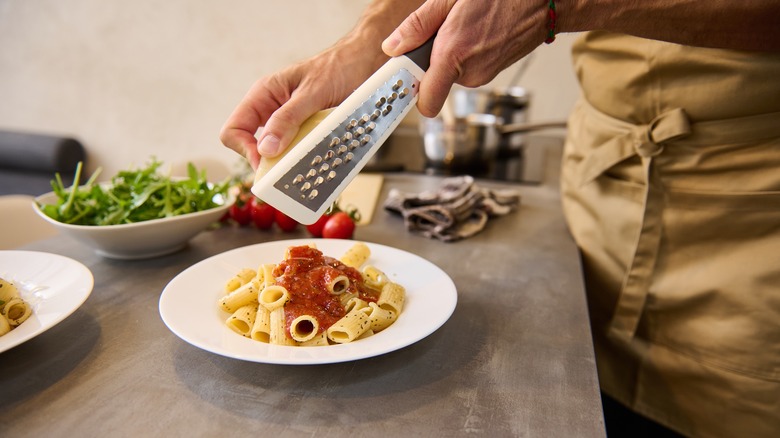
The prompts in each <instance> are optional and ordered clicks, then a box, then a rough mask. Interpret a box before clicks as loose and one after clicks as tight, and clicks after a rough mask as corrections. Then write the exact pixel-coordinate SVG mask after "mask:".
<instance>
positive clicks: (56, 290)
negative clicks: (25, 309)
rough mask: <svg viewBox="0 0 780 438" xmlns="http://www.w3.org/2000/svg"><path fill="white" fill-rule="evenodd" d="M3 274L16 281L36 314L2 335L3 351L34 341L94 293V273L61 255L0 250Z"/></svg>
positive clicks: (0, 347)
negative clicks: (33, 339)
mask: <svg viewBox="0 0 780 438" xmlns="http://www.w3.org/2000/svg"><path fill="white" fill-rule="evenodd" d="M0 277H2V278H3V279H4V280H6V281H12V282H13V283H14V285H15V286H16V287H17V288H18V289H19V293H20V294H21V295H22V299H24V300H25V301H27V302H28V303H30V305H31V306H32V315H31V316H30V318H28V319H27V321H25V322H23V323H21V324H20V325H19V327H17V328H15V329H13V330H11V332H10V333H6V334H5V335H3V336H0V353H2V352H3V351H6V350H8V349H10V348H13V347H15V346H17V345H19V344H21V343H23V342H25V341H27V340H30V339H32V338H34V337H36V336H38V335H39V334H41V333H43V332H45V331H46V330H48V329H50V328H52V327H54V326H55V325H57V324H58V323H59V322H60V321H62V320H63V319H65V318H67V317H68V316H69V315H70V314H71V313H73V312H75V311H76V309H78V308H79V307H80V306H81V305H82V304H83V303H84V301H86V299H87V297H89V294H90V293H92V286H93V285H94V279H93V277H92V272H91V271H90V270H89V269H88V268H87V267H86V266H84V265H82V264H81V263H79V262H77V261H75V260H73V259H70V258H68V257H63V256H61V255H57V254H49V253H45V252H36V251H0Z"/></svg>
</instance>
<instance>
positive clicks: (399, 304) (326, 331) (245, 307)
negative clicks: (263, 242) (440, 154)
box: [217, 242, 406, 346]
mask: <svg viewBox="0 0 780 438" xmlns="http://www.w3.org/2000/svg"><path fill="white" fill-rule="evenodd" d="M369 256H370V250H369V248H368V246H367V245H366V244H364V243H360V242H358V243H356V244H355V245H353V246H352V247H351V248H350V249H349V250H348V251H347V252H346V253H345V254H344V255H342V257H341V258H340V259H336V258H333V257H330V256H326V255H324V254H323V253H322V252H321V251H320V250H318V249H317V248H316V246H315V245H302V246H291V247H288V248H287V250H286V251H285V254H284V258H283V259H282V261H280V262H279V263H278V264H262V265H260V267H259V268H258V270H257V271H254V270H251V269H242V270H241V271H239V272H238V273H237V274H236V275H235V276H234V277H232V278H230V279H229V280H228V282H227V283H226V285H225V288H224V291H223V296H222V297H220V298H219V300H218V301H217V306H218V308H219V309H220V310H222V311H223V312H225V313H228V314H229V316H227V318H226V319H225V324H226V326H227V327H229V328H230V329H231V330H233V331H234V332H236V333H237V334H239V335H241V336H245V337H247V338H250V339H253V340H255V341H259V342H264V343H269V344H276V345H290V346H293V345H294V346H326V345H333V344H342V343H347V342H353V341H355V340H358V339H363V338H365V337H368V336H371V335H373V334H375V333H377V332H380V331H382V330H384V329H386V328H387V327H389V326H390V325H392V324H393V323H394V322H395V321H396V320H397V319H398V315H399V314H400V313H401V311H402V309H403V304H404V300H405V297H406V291H405V289H404V287H403V286H401V285H400V284H398V283H394V282H392V281H390V280H389V279H388V277H387V275H385V273H384V272H382V271H381V270H380V269H378V268H377V267H375V266H370V265H367V266H365V267H363V270H362V271H361V270H359V269H360V268H361V267H362V266H363V265H364V264H365V263H366V261H367V260H368V258H369Z"/></svg>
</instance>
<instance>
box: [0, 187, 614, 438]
mask: <svg viewBox="0 0 780 438" xmlns="http://www.w3.org/2000/svg"><path fill="white" fill-rule="evenodd" d="M439 181H440V179H439V178H436V177H428V176H420V175H408V174H388V175H387V176H386V179H385V183H384V187H383V194H382V196H381V197H380V204H381V202H382V200H384V198H385V196H386V194H387V191H388V190H389V189H390V188H398V189H400V190H403V191H408V192H418V191H420V190H424V189H433V188H435V187H437V186H438V182H439ZM480 184H481V185H482V184H484V185H486V186H494V184H495V183H487V182H482V181H480ZM498 186H501V187H507V185H498ZM511 187H516V188H518V189H519V190H520V191H521V193H522V196H523V198H522V206H521V208H520V209H519V210H518V211H517V212H515V213H513V214H511V215H509V216H505V217H502V218H497V219H494V220H491V221H490V222H489V223H488V226H487V228H486V229H485V230H484V231H483V232H482V233H480V234H478V235H476V236H474V237H472V238H470V239H467V240H464V241H460V242H456V243H442V242H439V241H434V240H428V239H425V238H423V237H420V236H417V235H413V234H410V233H409V232H407V231H406V230H405V229H404V226H403V221H402V219H401V218H400V217H397V216H395V215H392V214H390V213H388V212H386V211H384V210H382V209H381V205H380V206H379V207H378V211H377V212H376V214H375V215H374V219H373V222H372V223H371V224H370V225H367V226H362V227H360V228H358V230H357V232H356V235H355V239H357V240H365V241H369V242H376V243H381V244H385V245H389V246H393V247H396V248H399V249H402V250H405V251H408V252H412V253H415V254H418V255H420V256H422V257H424V258H426V259H428V260H430V261H431V262H433V263H434V264H436V265H438V266H439V267H441V268H442V269H443V270H444V271H445V272H446V273H447V274H448V275H449V276H450V277H451V278H452V279H453V281H454V283H455V285H456V287H457V291H458V305H457V308H456V309H455V312H454V314H453V315H452V317H451V318H450V319H449V321H448V322H447V323H445V324H444V325H443V326H442V327H441V328H440V329H439V330H437V331H436V332H434V333H433V334H432V335H430V336H428V337H427V338H425V339H423V340H421V341H419V342H417V343H416V344H413V345H411V346H408V347H406V348H403V349H401V350H398V351H395V352H392V353H388V354H385V355H382V356H378V357H374V358H370V359H364V360H360V361H355V362H348V363H340V364H329V365H307V366H284V365H267V364H258V363H251V362H244V361H241V360H236V359H231V358H227V357H222V356H218V355H215V354H212V353H209V352H206V351H204V350H200V349H198V348H196V347H193V346H191V345H189V344H187V343H185V342H184V341H182V340H181V339H179V338H178V337H176V336H175V335H174V334H173V333H172V332H170V331H169V330H168V329H167V328H166V327H165V325H164V324H163V322H162V320H161V318H160V315H159V312H158V301H159V297H160V293H161V291H162V290H163V288H164V287H165V285H166V284H167V283H168V282H169V281H170V280H171V279H172V278H173V277H175V276H176V275H177V274H179V273H180V272H181V271H183V270H184V269H186V268H187V267H189V266H191V265H193V264H194V263H196V262H198V261H200V260H203V259H205V258H207V257H210V256H212V255H215V254H218V253H221V252H223V251H226V250H228V249H232V248H235V247H239V246H244V245H249V244H254V243H259V242H263V241H268V240H281V239H288V238H300V237H305V236H306V233H305V231H304V230H302V229H300V230H299V231H298V232H296V233H292V234H287V233H282V232H280V231H273V232H265V231H258V230H254V229H238V228H234V227H227V228H222V229H219V230H215V231H208V232H204V233H201V234H200V235H198V236H197V237H196V238H195V239H193V240H192V241H191V242H190V245H189V246H188V247H187V248H186V249H184V250H183V251H181V252H178V253H176V254H172V255H169V256H164V257H159V258H154V259H149V260H142V261H117V260H110V259H104V258H101V257H100V256H97V255H95V254H94V253H93V252H92V251H91V250H89V249H88V248H86V247H85V246H83V245H81V244H80V243H77V242H75V241H73V240H71V239H70V238H68V237H65V236H57V237H55V238H51V239H47V240H44V241H40V242H37V243H35V244H31V245H28V246H26V247H25V248H23V249H29V250H37V251H47V252H51V253H56V254H61V255H64V256H67V257H70V258H73V259H75V260H78V261H80V262H82V263H83V264H85V265H86V266H87V267H89V268H90V269H91V271H92V273H93V275H94V278H95V287H94V290H93V292H92V295H91V296H90V298H89V299H88V300H87V301H86V302H85V303H84V305H83V306H82V307H81V308H79V309H78V310H77V311H76V312H75V313H74V314H73V315H71V316H70V317H68V318H67V319H65V320H64V321H63V322H61V323H60V324H58V325H57V326H55V327H53V328H52V329H50V330H49V331H47V332H45V333H43V334H41V335H39V336H37V337H36V338H34V339H32V340H29V341H27V342H26V343H24V344H22V345H20V346H17V347H15V348H13V349H11V350H8V351H6V352H4V353H0V431H1V432H0V434H2V435H5V436H56V435H61V436H144V435H146V436H148V435H154V436H162V435H173V436H216V435H226V436H238V435H247V434H251V435H250V436H317V437H330V436H426V437H429V436H430V437H433V436H441V437H444V436H446V437H450V436H465V435H477V436H483V435H484V436H544V437H559V436H577V437H586V436H604V435H605V432H604V421H603V417H602V413H601V402H600V398H599V388H598V381H597V377H596V365H595V359H594V354H593V346H592V342H591V337H590V331H589V328H588V315H587V309H586V301H585V296H584V289H583V282H582V275H581V270H580V264H579V258H578V254H577V251H576V248H575V245H574V243H573V241H572V240H571V237H570V235H569V234H568V232H567V230H566V227H565V224H564V220H563V216H562V212H561V208H560V204H559V202H560V201H559V195H558V192H557V190H556V189H555V187H550V186H536V187H531V186H519V185H512V186H511ZM324 348H327V347H324Z"/></svg>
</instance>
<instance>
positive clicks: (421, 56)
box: [405, 34, 436, 71]
mask: <svg viewBox="0 0 780 438" xmlns="http://www.w3.org/2000/svg"><path fill="white" fill-rule="evenodd" d="M435 39H436V34H433V36H432V37H430V38H429V39H428V41H426V42H424V43H423V45H421V46H420V47H418V48H416V49H414V50H411V51H409V52H407V53H406V54H405V56H406V57H407V58H409V59H411V60H412V61H413V62H414V63H415V64H417V66H418V67H420V68H421V69H423V71H428V67H430V66H431V51H432V50H433V40H435Z"/></svg>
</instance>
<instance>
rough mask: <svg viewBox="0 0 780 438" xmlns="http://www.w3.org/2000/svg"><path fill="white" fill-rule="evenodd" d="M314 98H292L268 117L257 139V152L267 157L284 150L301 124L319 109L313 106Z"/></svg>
mask: <svg viewBox="0 0 780 438" xmlns="http://www.w3.org/2000/svg"><path fill="white" fill-rule="evenodd" d="M312 101H313V100H312V99H296V98H292V99H290V100H289V101H287V103H285V104H284V105H282V106H281V107H279V109H277V110H276V111H274V113H273V114H272V115H271V117H269V118H268V122H266V124H265V126H264V127H263V130H262V132H261V133H260V136H259V139H258V141H257V152H258V153H259V154H260V155H261V156H263V157H267V158H271V157H275V156H277V155H279V154H281V153H282V152H284V151H285V150H286V149H287V148H288V146H289V145H290V143H291V142H292V140H293V139H294V138H295V135H296V134H297V133H298V130H299V128H300V126H301V124H302V123H303V122H304V121H305V120H306V119H308V118H309V116H311V115H312V114H314V113H315V112H317V110H318V109H319V108H318V107H316V106H312V105H311V103H312Z"/></svg>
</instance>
